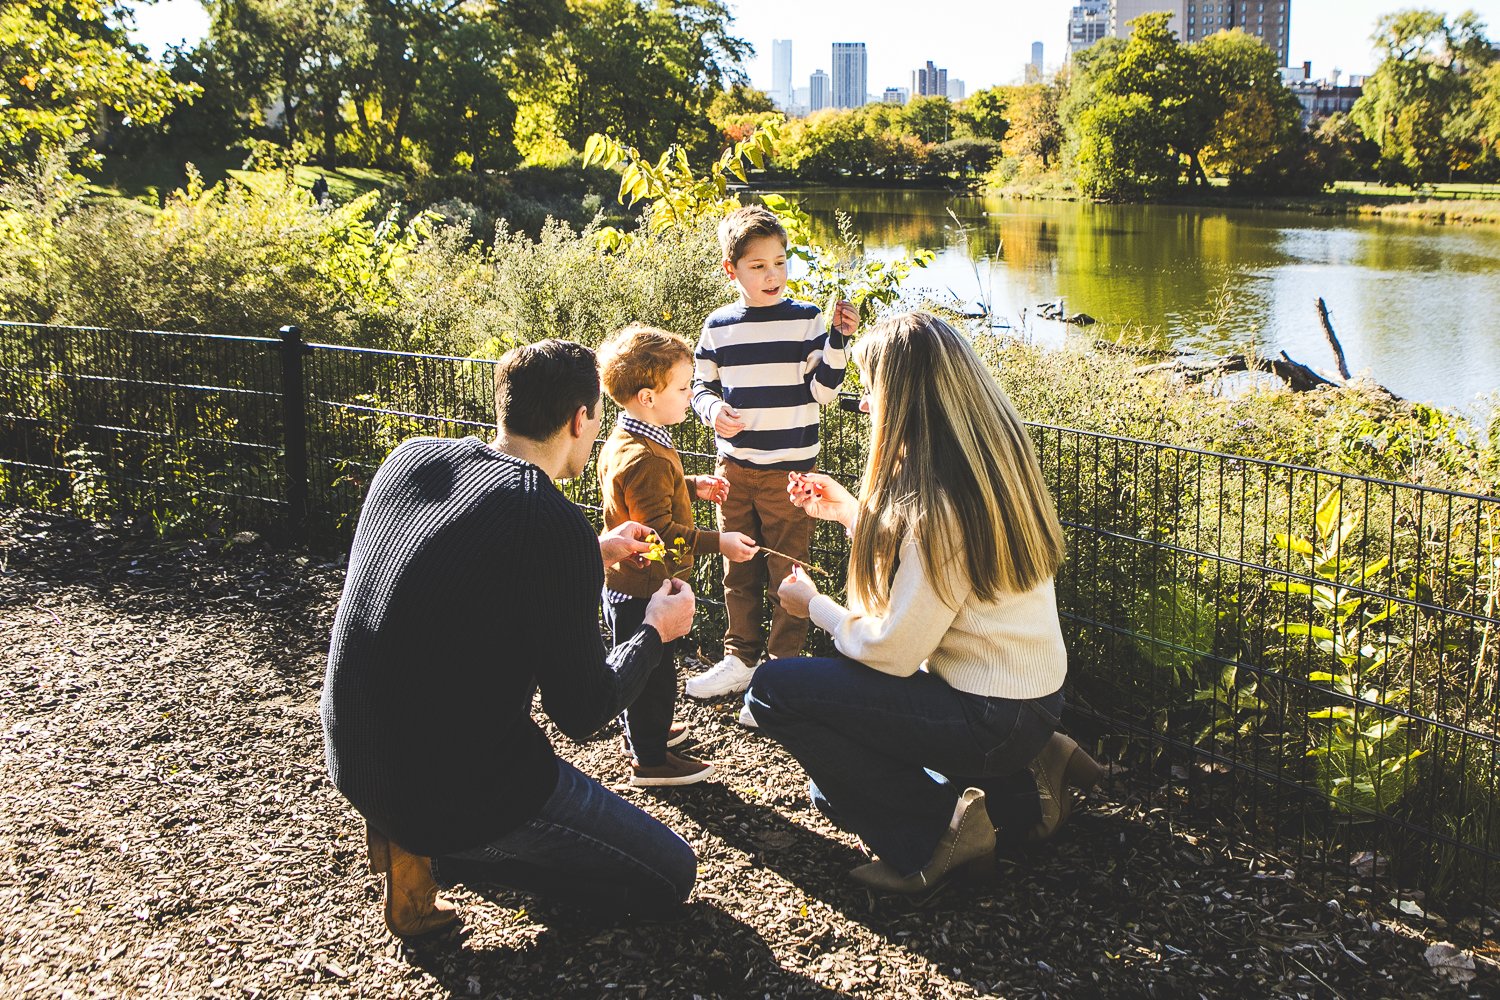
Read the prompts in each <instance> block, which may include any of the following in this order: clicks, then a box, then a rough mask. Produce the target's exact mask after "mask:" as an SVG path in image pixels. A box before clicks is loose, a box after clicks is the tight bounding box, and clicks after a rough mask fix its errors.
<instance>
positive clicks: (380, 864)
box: [365, 822, 458, 938]
mask: <svg viewBox="0 0 1500 1000" xmlns="http://www.w3.org/2000/svg"><path fill="white" fill-rule="evenodd" d="M365 847H366V849H367V851H368V853H369V856H370V871H372V872H374V873H376V874H383V875H384V876H385V925H386V926H387V927H389V928H390V930H391V933H392V934H394V935H396V936H397V937H403V938H410V937H421V936H422V935H424V934H431V933H433V932H434V931H439V930H442V929H443V928H444V927H447V926H448V925H449V924H452V923H453V922H454V921H456V920H457V919H458V908H457V907H455V906H454V905H453V904H452V903H450V902H448V901H447V900H446V899H443V898H442V897H441V896H439V895H438V894H437V883H436V882H434V881H433V880H432V860H431V859H430V858H424V857H422V856H421V855H420V854H412V853H411V852H410V851H407V850H405V849H403V848H402V847H401V845H400V844H397V843H396V842H394V841H392V840H390V839H388V838H387V837H386V836H385V835H384V834H382V833H381V832H380V831H378V830H376V829H375V828H374V827H373V826H371V825H370V824H369V823H368V822H367V823H365Z"/></svg>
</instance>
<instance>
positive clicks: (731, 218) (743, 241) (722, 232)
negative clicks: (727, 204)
mask: <svg viewBox="0 0 1500 1000" xmlns="http://www.w3.org/2000/svg"><path fill="white" fill-rule="evenodd" d="M761 236H774V237H776V238H777V239H779V240H780V241H781V246H782V249H786V244H787V239H786V229H785V228H784V227H783V226H782V225H781V220H780V219H778V218H776V213H775V212H773V211H771V210H770V209H769V208H766V207H765V206H764V205H746V206H745V207H744V208H737V209H735V210H734V211H733V212H730V213H729V214H728V215H727V216H725V217H724V221H723V222H721V223H719V249H720V250H723V251H724V259H725V260H727V261H728V262H729V263H731V264H738V263H739V262H740V258H741V257H743V256H745V247H746V246H747V245H748V244H749V242H750V241H751V240H753V239H757V238H758V237H761Z"/></svg>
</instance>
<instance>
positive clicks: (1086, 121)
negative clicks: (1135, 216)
mask: <svg viewBox="0 0 1500 1000" xmlns="http://www.w3.org/2000/svg"><path fill="white" fill-rule="evenodd" d="M1077 129H1078V146H1077V153H1076V157H1075V160H1074V169H1075V171H1076V172H1077V175H1078V184H1079V187H1080V188H1082V189H1083V192H1084V194H1086V195H1088V196H1089V197H1091V198H1099V199H1102V200H1105V201H1126V200H1133V199H1137V198H1140V197H1141V196H1143V195H1146V194H1150V193H1152V192H1156V191H1160V190H1162V189H1163V188H1165V187H1167V186H1169V185H1170V184H1172V183H1174V182H1175V181H1176V179H1177V174H1178V168H1177V162H1176V160H1177V158H1176V156H1175V155H1174V154H1173V153H1172V152H1171V151H1170V149H1169V148H1168V142H1167V136H1166V135H1165V133H1164V130H1163V125H1162V115H1161V114H1160V111H1159V109H1157V108H1155V107H1153V106H1152V104H1151V99H1150V98H1149V97H1147V96H1146V95H1145V94H1139V93H1136V94H1124V95H1119V94H1107V95H1105V96H1104V97H1102V98H1101V99H1099V100H1097V101H1095V102H1093V103H1091V104H1090V105H1089V106H1087V107H1086V108H1084V110H1083V111H1081V112H1079V115H1078V122H1077Z"/></svg>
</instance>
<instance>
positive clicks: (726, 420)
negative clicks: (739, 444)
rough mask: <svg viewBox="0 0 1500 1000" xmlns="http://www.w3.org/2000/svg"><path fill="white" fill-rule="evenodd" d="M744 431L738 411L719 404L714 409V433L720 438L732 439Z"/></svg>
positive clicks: (743, 422)
mask: <svg viewBox="0 0 1500 1000" xmlns="http://www.w3.org/2000/svg"><path fill="white" fill-rule="evenodd" d="M744 429H745V420H744V418H743V417H741V416H740V411H739V410H736V409H735V408H734V407H732V406H730V405H729V404H728V403H722V402H721V403H720V404H719V405H718V406H717V407H716V408H715V409H714V433H715V434H717V435H719V437H721V438H732V437H734V436H735V435H736V434H738V433H739V432H740V431H742V430H744Z"/></svg>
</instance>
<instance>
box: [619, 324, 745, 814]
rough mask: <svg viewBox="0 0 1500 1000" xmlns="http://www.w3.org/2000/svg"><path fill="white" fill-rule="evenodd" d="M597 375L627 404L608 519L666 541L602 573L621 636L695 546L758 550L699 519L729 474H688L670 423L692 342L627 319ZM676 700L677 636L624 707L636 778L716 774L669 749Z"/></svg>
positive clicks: (733, 557) (720, 497)
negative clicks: (636, 525) (700, 506)
mask: <svg viewBox="0 0 1500 1000" xmlns="http://www.w3.org/2000/svg"><path fill="white" fill-rule="evenodd" d="M599 378H600V381H601V382H603V384H604V391H605V392H607V393H609V396H610V398H611V399H613V400H614V401H615V402H616V403H618V404H620V408H621V411H622V412H621V413H620V417H619V420H618V421H617V423H616V425H615V429H614V431H613V433H611V434H610V436H609V439H608V440H606V441H605V442H604V449H603V451H601V452H600V454H599V482H600V487H601V490H602V492H603V494H604V523H605V525H606V527H612V526H614V525H617V524H622V523H624V522H626V521H639V522H640V523H642V524H644V525H646V526H648V527H650V528H651V529H652V530H654V531H655V532H656V534H657V537H658V538H659V539H660V540H661V542H662V549H663V550H664V551H662V552H661V558H660V559H657V560H651V561H643V562H640V563H634V564H633V563H632V562H631V561H630V560H625V561H623V562H621V563H619V564H618V565H616V566H614V567H611V568H610V569H608V570H607V571H606V573H605V577H604V589H605V603H604V609H605V610H604V615H605V619H606V620H607V621H608V622H609V624H610V627H611V628H612V629H613V630H614V634H615V635H617V636H618V635H626V636H628V635H633V634H634V632H635V630H636V629H638V628H639V627H640V625H641V620H642V617H643V616H644V614H645V610H646V604H647V602H648V600H649V598H650V597H651V595H652V594H654V593H655V592H656V591H657V590H658V589H659V588H660V587H661V584H662V581H663V580H664V579H666V578H667V577H669V576H686V575H688V574H689V573H690V572H691V570H692V565H693V556H694V555H697V554H700V553H701V554H709V553H714V552H719V553H722V554H723V555H724V557H725V558H727V559H729V560H730V561H732V562H744V561H745V560H747V559H751V558H753V557H754V556H755V554H756V551H757V550H756V543H755V541H754V540H753V539H751V538H750V537H748V536H747V535H744V534H742V533H740V532H738V531H725V532H718V531H707V530H703V531H700V530H699V529H697V528H695V527H693V508H692V498H693V497H694V496H696V497H697V498H698V499H700V500H708V501H711V502H713V503H723V502H724V499H725V497H727V496H728V495H729V482H728V481H727V480H726V479H724V478H722V477H720V476H685V475H684V474H683V471H682V459H681V458H680V457H679V456H678V454H677V449H676V448H675V447H673V445H672V437H671V434H670V433H669V432H668V431H667V428H668V427H671V426H672V425H674V424H680V423H682V421H683V420H684V419H686V417H687V414H688V411H689V406H690V403H691V397H692V383H693V351H692V348H691V347H689V346H688V342H687V341H686V340H684V339H683V338H681V337H679V336H677V335H676V334H674V333H668V332H667V331H665V330H658V329H656V328H654V327H649V326H643V325H639V324H636V325H632V326H628V327H626V328H625V329H623V330H621V331H619V332H618V333H616V334H614V335H613V336H611V337H610V338H609V339H608V340H606V341H605V342H604V343H603V344H602V345H601V346H600V348H599ZM676 701H677V658H676V655H675V649H674V644H672V643H668V644H666V645H664V647H663V651H662V662H661V663H660V664H659V665H658V666H657V667H656V669H655V670H654V671H652V673H651V678H650V680H648V681H647V682H646V686H645V687H644V688H643V689H642V690H641V693H640V695H639V696H638V697H637V698H636V700H635V701H634V703H632V704H631V705H630V706H629V707H628V708H627V709H626V710H625V736H626V740H627V742H628V743H629V746H630V751H631V755H632V757H633V760H632V767H631V776H630V783H631V784H632V785H641V786H657V785H690V784H692V783H693V782H695V781H702V780H703V779H704V778H707V777H709V776H710V775H712V774H713V771H714V766H713V765H712V764H710V763H708V762H707V761H701V760H695V759H694V758H692V757H689V756H687V755H686V754H678V753H673V752H672V751H671V750H669V749H668V744H669V743H671V744H673V745H675V744H677V743H680V742H681V741H682V740H683V739H685V738H686V730H685V729H683V728H681V727H673V725H672V708H673V706H674V705H675V704H676ZM674 728H675V729H676V730H677V731H676V732H673V730H674Z"/></svg>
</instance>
